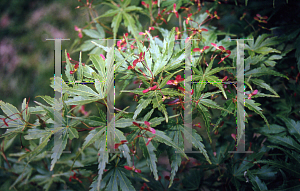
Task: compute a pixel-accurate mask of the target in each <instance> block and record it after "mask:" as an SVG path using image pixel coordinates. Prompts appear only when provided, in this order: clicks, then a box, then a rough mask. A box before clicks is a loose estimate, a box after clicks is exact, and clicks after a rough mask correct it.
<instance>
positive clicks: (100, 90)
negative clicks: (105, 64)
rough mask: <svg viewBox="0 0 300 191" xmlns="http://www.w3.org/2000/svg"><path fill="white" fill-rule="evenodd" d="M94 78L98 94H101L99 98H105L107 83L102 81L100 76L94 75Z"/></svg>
mask: <svg viewBox="0 0 300 191" xmlns="http://www.w3.org/2000/svg"><path fill="white" fill-rule="evenodd" d="M93 76H94V78H95V88H96V90H97V92H98V93H99V97H103V98H104V97H105V87H104V86H105V82H106V81H103V80H102V77H100V75H98V74H96V73H93Z"/></svg>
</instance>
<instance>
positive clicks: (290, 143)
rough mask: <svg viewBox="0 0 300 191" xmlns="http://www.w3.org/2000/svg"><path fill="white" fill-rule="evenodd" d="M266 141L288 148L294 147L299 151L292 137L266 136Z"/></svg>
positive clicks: (299, 147)
mask: <svg viewBox="0 0 300 191" xmlns="http://www.w3.org/2000/svg"><path fill="white" fill-rule="evenodd" d="M268 141H270V142H272V143H275V144H279V145H282V146H285V147H287V148H289V149H294V150H296V151H298V152H300V145H299V143H298V142H297V141H295V140H294V139H293V138H292V137H287V136H284V137H281V136H268Z"/></svg>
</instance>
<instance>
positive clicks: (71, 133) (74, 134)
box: [68, 127, 79, 140]
mask: <svg viewBox="0 0 300 191" xmlns="http://www.w3.org/2000/svg"><path fill="white" fill-rule="evenodd" d="M68 133H69V138H70V139H71V140H72V139H74V138H77V139H78V138H79V135H78V131H77V130H76V129H75V128H73V127H68Z"/></svg>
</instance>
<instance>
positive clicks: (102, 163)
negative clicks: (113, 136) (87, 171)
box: [97, 135, 109, 190]
mask: <svg viewBox="0 0 300 191" xmlns="http://www.w3.org/2000/svg"><path fill="white" fill-rule="evenodd" d="M99 145H100V148H99V154H100V155H99V157H98V163H99V165H98V169H99V171H98V179H97V190H100V186H101V185H100V184H101V180H102V175H103V171H104V169H105V167H106V164H107V163H108V158H109V155H108V154H109V153H108V152H107V151H106V136H104V135H102V136H101V138H100V144H99Z"/></svg>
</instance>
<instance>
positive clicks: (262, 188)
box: [247, 170, 268, 191]
mask: <svg viewBox="0 0 300 191" xmlns="http://www.w3.org/2000/svg"><path fill="white" fill-rule="evenodd" d="M247 176H249V179H250V181H251V183H252V185H253V186H254V187H253V189H254V190H259V191H266V190H268V187H267V186H266V184H265V183H264V182H262V181H261V180H260V179H259V178H258V177H257V176H254V175H253V174H252V173H251V171H249V170H247Z"/></svg>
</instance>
